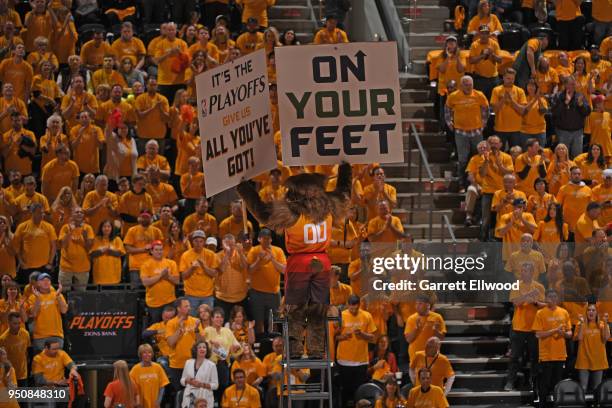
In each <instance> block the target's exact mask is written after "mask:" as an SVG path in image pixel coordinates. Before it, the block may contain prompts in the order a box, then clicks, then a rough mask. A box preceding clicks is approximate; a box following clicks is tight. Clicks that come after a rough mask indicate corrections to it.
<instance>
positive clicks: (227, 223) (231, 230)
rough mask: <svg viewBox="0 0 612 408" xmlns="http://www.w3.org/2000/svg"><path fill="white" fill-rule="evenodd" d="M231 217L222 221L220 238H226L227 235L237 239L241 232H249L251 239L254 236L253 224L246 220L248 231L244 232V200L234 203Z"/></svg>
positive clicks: (231, 206) (231, 208)
mask: <svg viewBox="0 0 612 408" xmlns="http://www.w3.org/2000/svg"><path fill="white" fill-rule="evenodd" d="M230 211H231V215H230V216H229V217H227V218H226V219H224V220H223V221H221V223H220V224H219V237H225V236H226V235H227V234H232V235H233V236H235V237H237V236H238V235H239V234H240V233H241V232H247V231H248V232H247V234H248V236H249V237H252V236H253V224H252V223H251V221H248V220H246V228H247V231H244V227H245V222H244V221H245V220H244V215H243V213H242V200H241V199H237V200H234V201H232V203H231V205H230Z"/></svg>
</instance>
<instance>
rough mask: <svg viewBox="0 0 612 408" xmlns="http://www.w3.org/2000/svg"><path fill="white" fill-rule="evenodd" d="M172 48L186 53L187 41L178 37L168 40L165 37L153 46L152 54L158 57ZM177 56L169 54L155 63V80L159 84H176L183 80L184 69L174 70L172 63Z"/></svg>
mask: <svg viewBox="0 0 612 408" xmlns="http://www.w3.org/2000/svg"><path fill="white" fill-rule="evenodd" d="M173 48H178V49H180V51H181V52H183V53H187V43H186V42H185V41H183V40H181V39H180V38H175V39H174V40H172V41H170V40H168V39H167V38H163V39H161V40H160V41H159V42H158V43H157V44H156V46H155V52H154V54H153V56H154V57H155V58H159V57H161V56H162V55H165V54H167V53H168V51H170V50H171V49H173ZM176 58H177V56H170V57H168V58H166V59H165V60H163V61H162V62H160V63H159V64H158V65H157V69H158V71H157V75H158V76H157V82H158V83H159V84H160V85H178V84H182V83H184V82H185V71H184V70H183V71H181V72H174V71H173V70H172V65H173V63H175V60H176Z"/></svg>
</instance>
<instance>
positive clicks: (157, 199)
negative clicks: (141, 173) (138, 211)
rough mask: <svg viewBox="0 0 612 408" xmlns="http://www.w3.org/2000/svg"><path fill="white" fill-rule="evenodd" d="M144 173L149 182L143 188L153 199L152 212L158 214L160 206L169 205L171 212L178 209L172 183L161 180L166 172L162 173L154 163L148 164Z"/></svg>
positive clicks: (176, 196)
mask: <svg viewBox="0 0 612 408" xmlns="http://www.w3.org/2000/svg"><path fill="white" fill-rule="evenodd" d="M146 173H147V179H148V181H149V183H148V184H147V185H146V187H145V188H146V190H147V193H149V195H150V196H151V199H152V200H153V213H154V214H159V211H160V209H161V208H162V207H169V208H170V209H171V211H172V212H175V211H178V195H177V194H176V191H175V190H174V187H172V184H169V183H164V182H162V180H161V178H162V176H165V174H167V173H164V172H163V171H161V170H160V169H159V167H157V166H155V165H153V166H151V165H150V166H148V167H147V171H146ZM164 178H165V177H164ZM179 231H180V228H179Z"/></svg>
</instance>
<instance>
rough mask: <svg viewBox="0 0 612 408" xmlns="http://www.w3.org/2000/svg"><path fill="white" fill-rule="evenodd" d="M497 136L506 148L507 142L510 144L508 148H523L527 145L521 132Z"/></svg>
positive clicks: (499, 133)
mask: <svg viewBox="0 0 612 408" xmlns="http://www.w3.org/2000/svg"><path fill="white" fill-rule="evenodd" d="M496 133H497V136H499V138H500V139H501V141H502V145H503V146H505V145H506V142H508V147H509V148H510V147H514V146H521V148H522V147H523V146H524V145H525V141H524V140H523V138H522V136H521V132H496Z"/></svg>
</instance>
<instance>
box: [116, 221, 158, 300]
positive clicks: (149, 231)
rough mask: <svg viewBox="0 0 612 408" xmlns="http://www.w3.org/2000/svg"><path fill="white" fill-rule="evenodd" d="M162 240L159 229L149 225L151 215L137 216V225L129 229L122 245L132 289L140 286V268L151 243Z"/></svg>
mask: <svg viewBox="0 0 612 408" xmlns="http://www.w3.org/2000/svg"><path fill="white" fill-rule="evenodd" d="M163 239H164V237H163V234H162V232H161V231H160V230H159V228H157V227H154V226H152V225H151V214H150V213H148V212H146V211H143V212H142V213H141V214H140V215H139V216H138V225H135V226H133V227H131V228H130V229H129V230H128V231H127V234H125V239H124V240H123V243H124V245H125V250H126V251H127V253H128V256H129V257H128V261H129V262H128V268H129V271H130V284H131V285H132V288H137V287H140V286H141V285H142V281H141V280H140V268H141V266H142V265H143V264H144V263H145V262H146V261H147V260H148V259H149V257H150V251H151V248H152V246H153V242H155V241H162V240H163Z"/></svg>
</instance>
